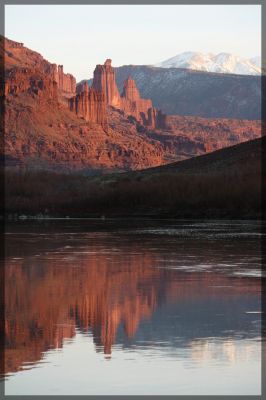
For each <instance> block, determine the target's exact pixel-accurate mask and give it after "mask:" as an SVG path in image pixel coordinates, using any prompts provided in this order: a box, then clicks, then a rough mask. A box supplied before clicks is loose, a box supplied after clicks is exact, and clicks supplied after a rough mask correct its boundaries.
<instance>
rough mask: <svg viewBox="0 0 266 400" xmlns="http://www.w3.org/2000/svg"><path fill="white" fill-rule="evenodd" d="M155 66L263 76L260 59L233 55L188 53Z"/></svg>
mask: <svg viewBox="0 0 266 400" xmlns="http://www.w3.org/2000/svg"><path fill="white" fill-rule="evenodd" d="M154 66H155V67H161V68H188V69H194V70H198V71H207V72H219V73H227V74H241V75H260V74H261V59H260V57H254V58H250V59H245V58H241V57H239V56H236V55H234V54H231V53H219V54H212V53H200V52H195V51H186V52H184V53H181V54H178V55H176V56H175V57H172V58H169V59H168V60H165V61H162V62H160V63H157V64H154Z"/></svg>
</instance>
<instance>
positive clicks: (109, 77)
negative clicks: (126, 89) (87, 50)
mask: <svg viewBox="0 0 266 400" xmlns="http://www.w3.org/2000/svg"><path fill="white" fill-rule="evenodd" d="M111 62H112V60H110V59H107V60H106V61H105V63H104V65H100V64H98V65H97V66H96V68H95V70H94V76H93V84H92V87H93V88H94V89H95V90H97V91H99V92H103V93H104V96H105V101H106V104H108V105H111V106H113V107H116V108H120V101H121V100H120V94H119V91H118V89H117V86H116V82H115V72H114V69H113V67H112V66H111Z"/></svg>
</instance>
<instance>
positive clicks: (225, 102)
mask: <svg viewBox="0 0 266 400" xmlns="http://www.w3.org/2000/svg"><path fill="white" fill-rule="evenodd" d="M115 70H116V81H117V85H118V88H119V90H120V91H121V90H122V89H123V82H124V80H125V79H126V78H127V76H129V75H130V76H131V77H132V78H133V79H134V80H135V82H136V84H137V87H138V89H139V91H140V94H141V96H142V97H143V98H150V99H152V102H153V104H154V106H155V107H156V108H159V109H161V110H162V111H163V112H165V113H166V114H168V115H169V114H170V115H171V114H172V115H173V114H178V115H186V116H199V117H204V118H234V119H249V120H254V119H256V120H258V119H261V80H262V79H263V80H264V76H263V75H262V76H258V75H236V74H220V73H215V72H206V71H194V70H191V69H185V68H159V67H152V66H147V65H123V66H121V67H117V68H115Z"/></svg>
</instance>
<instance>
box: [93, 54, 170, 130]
mask: <svg viewBox="0 0 266 400" xmlns="http://www.w3.org/2000/svg"><path fill="white" fill-rule="evenodd" d="M111 63H112V60H110V59H107V60H106V61H105V63H104V64H103V65H100V64H98V65H97V66H96V68H95V70H94V77H93V83H92V87H93V88H94V89H96V90H98V91H101V92H103V93H104V94H105V99H106V100H105V101H106V104H107V105H110V106H112V107H115V108H117V109H120V110H122V111H123V112H124V113H125V114H127V115H131V116H133V117H134V118H135V119H136V120H137V121H138V122H139V123H141V124H143V125H146V126H147V127H150V128H157V127H160V128H165V127H166V125H165V123H166V119H165V117H166V116H163V114H162V112H161V111H160V112H159V111H157V110H156V109H154V108H153V105H152V101H151V100H150V99H142V98H141V96H140V93H139V90H138V88H137V86H136V83H135V81H134V79H132V78H131V77H130V76H129V77H128V78H127V79H126V80H125V82H124V86H123V91H122V94H121V96H120V94H119V90H118V88H117V85H116V79H115V70H114V68H113V67H112V65H111Z"/></svg>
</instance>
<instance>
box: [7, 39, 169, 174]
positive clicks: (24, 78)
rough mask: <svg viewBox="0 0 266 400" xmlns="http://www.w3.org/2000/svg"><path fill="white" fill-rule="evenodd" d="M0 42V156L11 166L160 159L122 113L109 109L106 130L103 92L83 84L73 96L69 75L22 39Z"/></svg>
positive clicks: (118, 164)
mask: <svg viewBox="0 0 266 400" xmlns="http://www.w3.org/2000/svg"><path fill="white" fill-rule="evenodd" d="M0 44H1V49H2V50H4V51H5V56H4V61H5V155H6V156H7V158H8V157H11V158H12V159H13V160H14V163H15V164H16V165H20V166H21V165H29V164H30V165H31V167H33V168H35V167H36V168H49V169H51V168H52V169H54V168H55V169H57V170H58V168H59V169H60V168H62V169H67V170H71V169H85V168H89V169H97V170H102V169H104V170H107V171H108V170H119V171H120V170H128V169H141V168H146V167H149V166H151V165H153V166H155V165H159V164H161V163H162V162H163V151H162V147H161V146H160V144H159V143H154V142H153V140H152V139H149V138H148V137H144V136H143V135H141V134H139V132H138V131H137V127H136V125H135V124H134V123H132V122H130V121H128V120H127V116H124V115H121V114H119V113H116V112H115V111H111V110H110V112H109V117H110V121H111V120H113V121H115V123H114V124H113V125H112V127H110V128H108V132H107V126H106V118H107V117H106V115H107V107H106V104H105V101H104V94H103V93H99V92H97V91H95V90H94V89H91V88H90V89H89V88H88V87H87V88H86V86H85V87H83V88H82V90H81V92H80V93H77V95H76V94H75V93H73V92H72V91H73V89H74V86H75V79H74V78H73V77H72V75H69V74H64V72H63V68H62V66H59V67H57V66H56V65H55V64H51V63H49V62H48V61H46V60H45V59H44V58H43V57H42V56H41V55H40V54H38V53H36V52H34V51H32V50H30V49H27V48H26V47H24V46H23V44H20V43H17V42H14V41H11V40H8V39H3V40H1V43H0ZM1 54H2V53H1ZM112 116H114V117H112ZM116 126H117V128H116Z"/></svg>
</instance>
